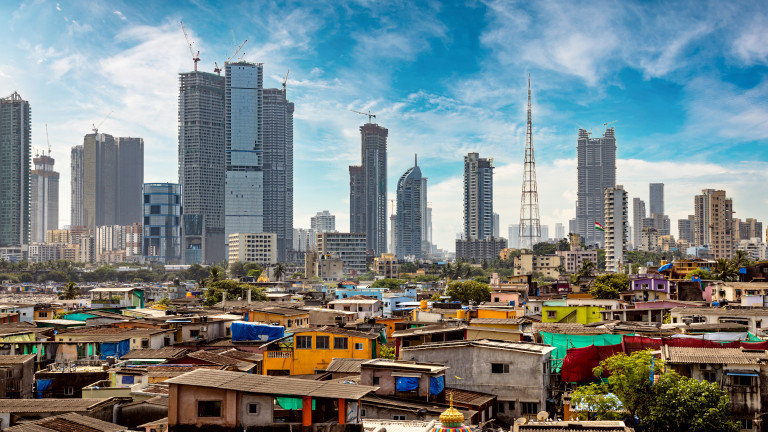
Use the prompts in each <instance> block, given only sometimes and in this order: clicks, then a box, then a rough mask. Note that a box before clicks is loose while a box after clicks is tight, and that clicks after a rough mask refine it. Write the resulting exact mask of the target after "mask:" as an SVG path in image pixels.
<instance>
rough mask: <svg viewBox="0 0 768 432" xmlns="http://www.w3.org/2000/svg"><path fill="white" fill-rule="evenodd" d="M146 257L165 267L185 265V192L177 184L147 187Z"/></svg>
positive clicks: (145, 214) (152, 184)
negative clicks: (182, 232) (182, 196)
mask: <svg viewBox="0 0 768 432" xmlns="http://www.w3.org/2000/svg"><path fill="white" fill-rule="evenodd" d="M143 192H144V193H143V196H144V200H143V209H144V211H143V213H144V236H143V237H144V239H143V240H144V241H143V246H142V255H144V258H145V259H146V260H147V261H150V262H157V263H161V264H178V263H180V262H181V188H180V187H179V185H178V184H176V183H144V191H143Z"/></svg>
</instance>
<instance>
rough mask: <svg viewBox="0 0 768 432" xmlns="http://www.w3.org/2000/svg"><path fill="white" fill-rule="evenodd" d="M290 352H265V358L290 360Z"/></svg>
mask: <svg viewBox="0 0 768 432" xmlns="http://www.w3.org/2000/svg"><path fill="white" fill-rule="evenodd" d="M291 354H292V353H291V351H267V358H282V359H289V358H291Z"/></svg>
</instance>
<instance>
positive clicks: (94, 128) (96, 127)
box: [93, 110, 115, 135]
mask: <svg viewBox="0 0 768 432" xmlns="http://www.w3.org/2000/svg"><path fill="white" fill-rule="evenodd" d="M113 112H115V111H114V110H112V111H110V112H109V114H107V116H106V117H104V120H102V121H100V122H99V125H98V126H96V125H95V124H94V125H93V133H95V134H96V135H98V134H99V128H100V127H101V125H103V124H104V122H105V121H107V119H108V118H109V116H111V115H112V113H113Z"/></svg>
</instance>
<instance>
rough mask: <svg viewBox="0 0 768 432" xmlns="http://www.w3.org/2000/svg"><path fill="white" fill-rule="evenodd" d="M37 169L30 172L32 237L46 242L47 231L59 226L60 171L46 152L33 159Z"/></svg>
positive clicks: (38, 241)
mask: <svg viewBox="0 0 768 432" xmlns="http://www.w3.org/2000/svg"><path fill="white" fill-rule="evenodd" d="M32 162H33V163H34V164H35V169H34V170H32V171H31V172H30V184H31V191H30V195H31V199H30V209H31V212H32V232H31V236H30V237H31V239H32V242H34V243H42V242H45V232H46V231H47V230H55V229H58V228H59V173H57V172H56V171H54V170H53V163H54V160H53V158H52V157H51V156H50V152H49V154H48V156H46V155H45V154H42V155H39V156H37V157H35V158H34V159H32Z"/></svg>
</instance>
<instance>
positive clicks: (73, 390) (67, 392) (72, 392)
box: [64, 386, 75, 396]
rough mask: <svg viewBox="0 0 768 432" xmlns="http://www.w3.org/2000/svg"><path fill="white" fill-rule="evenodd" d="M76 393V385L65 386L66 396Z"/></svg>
mask: <svg viewBox="0 0 768 432" xmlns="http://www.w3.org/2000/svg"><path fill="white" fill-rule="evenodd" d="M73 394H75V388H74V387H71V386H70V387H64V395H66V396H72V395H73Z"/></svg>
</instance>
